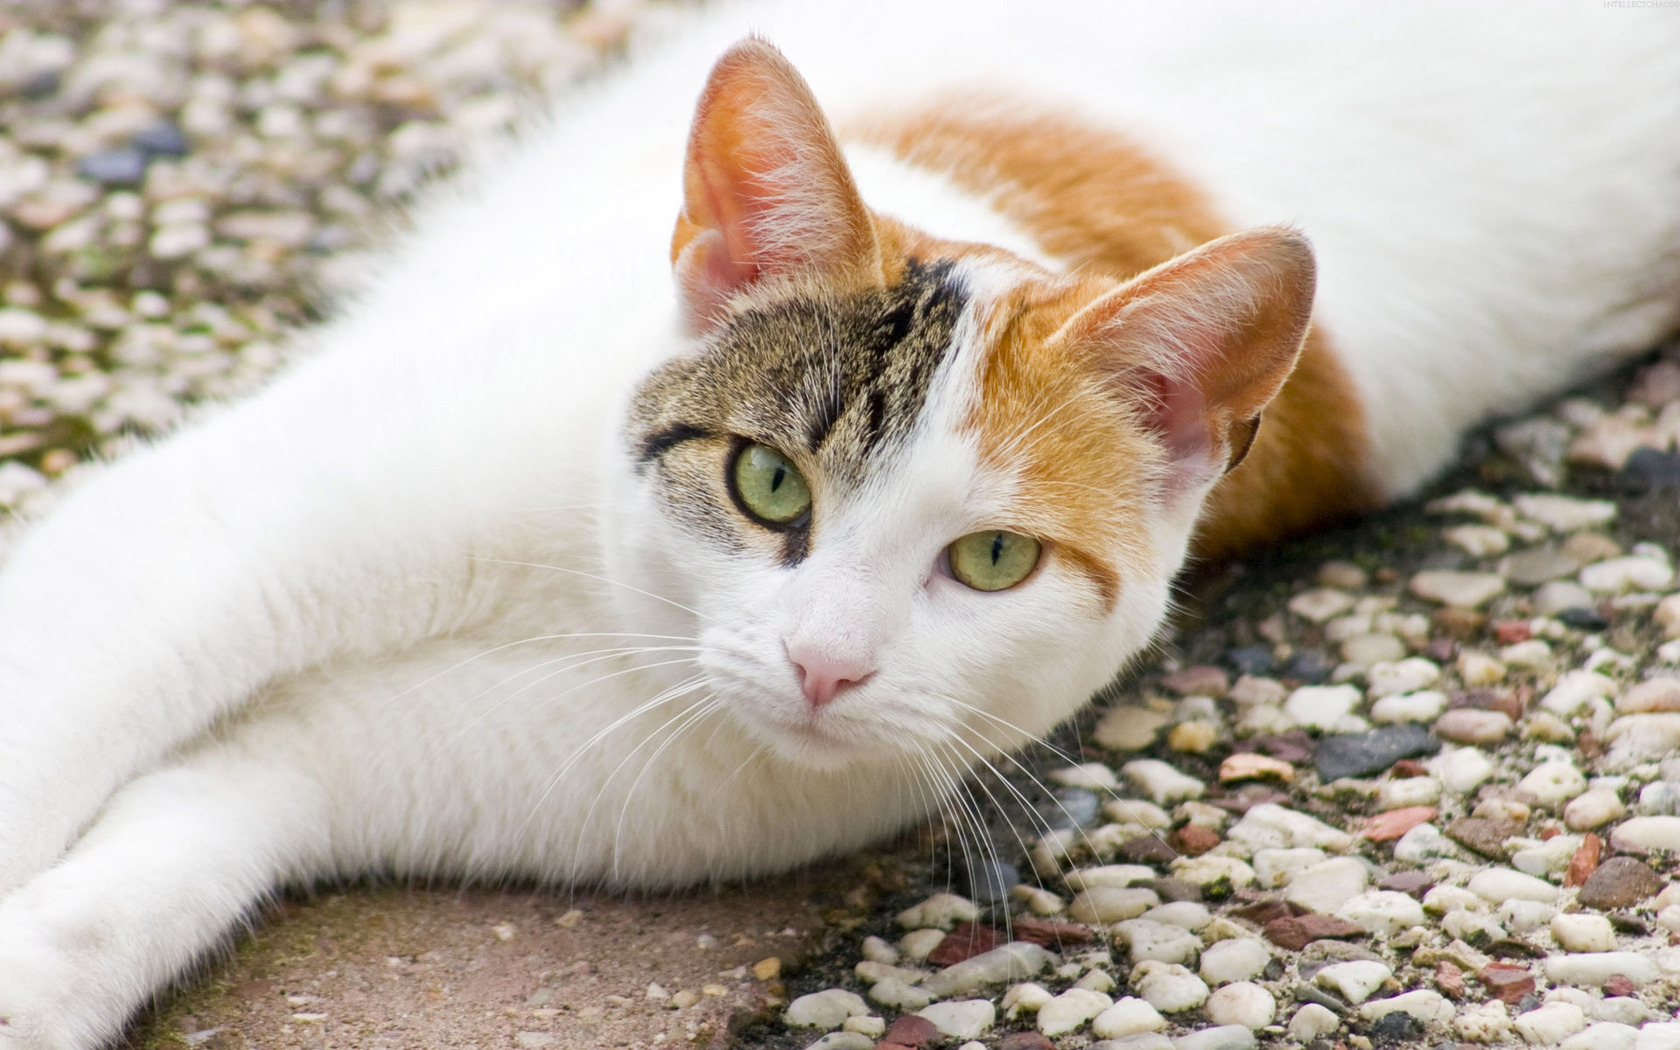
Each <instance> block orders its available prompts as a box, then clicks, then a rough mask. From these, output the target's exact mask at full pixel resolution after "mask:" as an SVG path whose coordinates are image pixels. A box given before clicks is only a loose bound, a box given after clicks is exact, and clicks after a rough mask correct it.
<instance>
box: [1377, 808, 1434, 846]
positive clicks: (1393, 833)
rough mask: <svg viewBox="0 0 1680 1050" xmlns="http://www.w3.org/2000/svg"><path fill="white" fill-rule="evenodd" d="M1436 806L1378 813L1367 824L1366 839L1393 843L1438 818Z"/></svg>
mask: <svg viewBox="0 0 1680 1050" xmlns="http://www.w3.org/2000/svg"><path fill="white" fill-rule="evenodd" d="M1437 815H1438V814H1437V810H1436V809H1435V807H1434V806H1407V807H1405V808H1404V809H1391V810H1389V811H1388V812H1387V813H1378V814H1377V815H1376V816H1374V817H1372V818H1371V819H1370V820H1368V821H1366V823H1365V837H1366V838H1368V839H1370V840H1371V841H1372V842H1392V841H1394V840H1395V839H1397V838H1399V837H1400V836H1401V835H1404V834H1405V833H1406V832H1408V831H1410V830H1412V829H1413V828H1415V827H1417V826H1418V825H1419V824H1427V823H1428V822H1429V821H1431V820H1434V819H1435V817H1436V816H1437Z"/></svg>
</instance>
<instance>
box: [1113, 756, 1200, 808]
mask: <svg viewBox="0 0 1680 1050" xmlns="http://www.w3.org/2000/svg"><path fill="white" fill-rule="evenodd" d="M1120 773H1121V775H1122V776H1124V777H1125V778H1126V779H1127V780H1128V781H1130V782H1131V783H1132V784H1133V786H1135V787H1136V788H1137V789H1138V790H1140V791H1142V792H1143V793H1144V794H1146V795H1148V796H1149V797H1150V798H1151V799H1153V800H1154V801H1155V803H1156V804H1157V805H1166V804H1167V803H1170V802H1179V801H1182V800H1184V799H1187V798H1201V797H1202V793H1203V792H1204V791H1206V790H1207V786H1206V785H1205V784H1203V783H1202V782H1201V781H1200V780H1197V779H1196V778H1195V777H1191V776H1186V775H1185V774H1183V773H1181V772H1179V771H1178V770H1177V769H1174V768H1173V767H1172V766H1170V765H1168V764H1167V763H1165V762H1162V761H1159V760H1158V759H1153V758H1140V759H1134V760H1133V761H1131V762H1127V763H1126V764H1125V765H1124V766H1121V767H1120Z"/></svg>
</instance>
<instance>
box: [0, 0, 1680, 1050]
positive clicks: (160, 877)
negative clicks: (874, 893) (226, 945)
mask: <svg viewBox="0 0 1680 1050" xmlns="http://www.w3.org/2000/svg"><path fill="white" fill-rule="evenodd" d="M1674 15H1675V12H1667V11H1660V10H1650V11H1636V10H1619V9H1603V8H1600V7H1598V6H1596V5H1587V4H1573V5H1560V6H1557V7H1555V8H1547V9H1546V10H1545V11H1544V12H1541V11H1539V10H1537V9H1535V8H1534V7H1533V5H1523V6H1522V7H1520V8H1519V7H1516V6H1514V5H1512V6H1499V7H1494V6H1487V5H1472V6H1447V7H1433V6H1423V5H1408V6H1407V7H1406V8H1405V10H1403V11H1402V10H1398V9H1396V10H1382V11H1379V10H1377V9H1374V8H1371V7H1369V6H1366V5H1359V6H1358V7H1357V8H1355V7H1341V8H1335V7H1325V8H1319V7H1314V6H1306V7H1301V8H1292V9H1290V10H1280V9H1278V8H1277V7H1276V5H1267V6H1266V7H1265V8H1264V9H1259V8H1249V7H1245V6H1242V5H1226V4H1219V5H1216V6H1198V7H1196V8H1194V9H1188V10H1187V9H1184V8H1182V7H1181V6H1179V5H1164V4H1150V5H1138V6H1136V7H1133V6H1129V5H1128V6H1122V5H1119V4H1114V3H1111V2H1106V0H1105V2H1096V0H1068V2H1066V3H1063V4H1059V5H1055V7H1054V8H1052V7H1050V6H1047V5H1042V4H1039V5H1031V6H1030V7H1029V6H1027V5H1014V4H1005V3H999V2H994V0H985V2H979V3H971V4H968V5H965V6H964V7H963V9H962V11H961V12H960V14H959V13H955V12H953V11H952V10H951V9H950V8H949V6H948V5H940V4H934V3H932V2H930V0H919V2H906V0H895V2H893V3H882V4H880V5H878V6H877V5H875V4H873V3H849V4H845V5H821V6H818V5H806V6H799V7H794V6H771V7H763V8H758V7H745V8H743V7H739V6H735V7H729V6H713V7H708V8H707V9H705V10H704V11H702V12H700V13H697V14H695V15H694V16H693V18H692V21H691V24H690V25H689V26H688V28H687V29H686V31H684V32H683V33H679V34H677V38H676V39H673V40H668V41H664V42H659V43H650V44H648V45H647V46H645V47H643V48H642V49H641V50H640V51H639V53H638V54H636V55H635V56H634V58H633V59H632V60H631V61H630V62H628V63H627V64H626V66H625V67H624V68H621V69H619V70H617V71H616V72H614V73H613V74H611V75H609V76H605V77H603V78H601V79H600V80H599V81H597V82H595V83H593V84H592V85H590V86H588V87H586V88H584V89H582V90H580V91H578V92H576V93H575V94H574V95H573V96H571V97H570V98H568V99H566V100H564V101H563V102H562V103H561V104H560V105H559V106H558V108H557V112H556V114H555V115H554V118H553V120H552V122H551V123H549V124H546V125H544V126H543V127H542V128H540V129H534V130H532V131H530V132H529V133H528V134H527V135H526V136H525V137H524V141H523V142H522V143H521V144H520V145H519V146H517V148H510V149H508V150H506V151H504V152H502V153H500V154H498V155H496V156H493V157H490V158H487V159H486V160H485V161H484V162H483V163H481V164H480V166H479V170H478V171H477V172H476V173H475V174H474V175H473V176H472V177H469V178H466V179H463V180H461V181H460V182H458V183H457V184H456V185H455V187H454V188H453V189H449V190H446V191H445V192H443V193H441V194H439V196H438V197H437V199H436V200H434V201H433V202H432V203H431V205H430V207H429V209H428V210H427V213H426V214H425V216H424V221H423V222H422V223H421V227H420V233H419V234H418V235H416V236H415V237H413V238H410V239H408V240H407V241H406V242H404V243H403V244H401V245H400V246H399V247H398V248H397V249H396V250H394V251H393V252H392V254H391V256H390V257H389V259H388V260H387V261H386V262H385V264H384V266H383V267H382V272H381V273H380V275H379V277H378V279H377V280H376V281H374V282H373V284H372V286H371V290H370V291H369V292H368V293H367V294H366V295H365V297H363V298H362V299H361V300H360V301H358V302H356V303H355V304H354V305H353V307H352V308H351V309H349V310H348V311H347V313H346V314H345V316H344V317H343V318H342V319H340V320H338V321H335V322H334V323H332V324H330V325H328V326H326V327H325V328H323V329H321V330H319V331H316V332H314V333H311V334H309V335H307V336H305V337H302V338H301V339H300V341H299V345H298V347H297V349H296V350H295V358H296V361H295V364H294V365H293V366H292V367H291V368H290V370H289V371H288V372H286V373H285V374H284V375H283V376H282V377H280V378H279V379H278V380H276V381H275V382H274V383H273V384H272V385H270V386H269V387H268V388H267V389H266V390H265V391H263V392H262V393H261V394H260V395H258V396H256V397H254V398H252V399H250V400H248V401H245V402H244V403H241V404H238V405H235V406H231V407H227V408H222V409H217V410H214V411H210V412H206V413H205V414H204V416H203V418H201V419H200V420H198V421H197V422H195V423H193V424H192V425H190V426H186V427H184V428H182V429H181V431H180V432H179V433H177V434H175V435H173V436H171V437H170V438H168V439H167V440H165V441H162V442H159V443H158V444H156V445H155V446H153V447H150V448H147V449H145V450H143V451H140V452H137V453H135V454H133V455H130V456H128V457H126V458H124V459H123V460H122V461H121V462H119V463H117V464H114V465H112V466H111V467H109V468H107V469H104V470H102V471H100V472H97V473H96V474H95V475H94V476H92V477H89V478H88V479H87V480H86V481H85V482H84V483H83V484H82V485H81V486H80V487H79V488H78V489H77V490H76V491H75V492H73V493H72V494H71V495H69V496H68V497H67V498H66V499H65V500H64V501H63V502H62V503H61V504H60V505H59V506H58V507H57V508H56V509H55V510H54V511H53V512H52V513H51V514H50V515H48V516H47V517H46V518H45V519H44V520H42V521H41V522H39V523H38V524H36V525H35V526H34V527H33V529H32V531H30V532H29V534H28V535H27V537H26V538H25V539H24V541H23V542H22V543H21V544H20V545H19V547H18V548H17V550H16V552H15V554H14V556H13V557H12V558H11V560H10V563H9V564H8V565H7V566H6V567H5V570H4V573H3V574H0V895H3V902H0V1047H12V1046H16V1047H29V1048H48V1047H52V1048H59V1047H93V1046H97V1045H99V1044H101V1043H103V1042H105V1041H107V1040H109V1039H111V1038H113V1037H114V1036H116V1035H117V1034H119V1033H120V1031H121V1029H122V1026H123V1024H124V1023H125V1021H126V1020H127V1018H128V1017H129V1015H130V1014H131V1012H132V1011H133V1010H134V1009H135V1008H136V1007H137V1006H139V1005H140V1004H141V1003H142V1002H144V1001H145V999H146V997H147V996H148V995H150V994H151V993H153V992H154V991H155V990H157V989H158V988H160V987H162V986H163V985H165V984H166V983H167V982H168V981H169V980H170V979H171V978H173V977H174V976H175V975H177V974H179V973H180V972H182V970H183V969H184V968H186V967H187V966H188V965H189V964H190V963H191V962H192V961H193V960H194V959H195V958H197V957H199V956H200V955H201V954H202V953H203V952H205V951H206V949H208V948H209V947H211V946H213V945H214V944H216V943H217V942H218V941H220V940H221V939H222V938H224V937H226V936H227V935H228V933H229V932H230V931H231V930H233V929H234V928H235V927H236V925H237V923H238V922H239V920H240V918H241V917H242V916H244V915H245V914H246V913H247V912H248V911H249V909H250V908H251V907H252V905H253V903H254V902H257V901H258V900H260V899H261V898H262V897H263V896H264V895H266V894H268V893H271V892H272V891H273V890H274V889H275V888H276V887H277V886H279V885H281V884H283V883H308V882H310V881H312V880H316V879H320V878H323V877H329V876H340V875H349V876H354V875H355V874H357V873H362V872H387V873H392V874H396V875H399V876H426V877H431V876H443V877H448V878H463V879H471V878H480V877H486V878H501V877H504V876H518V877H530V878H539V879H544V880H550V881H554V882H560V883H564V882H587V883H600V884H606V885H611V886H632V885H634V886H661V885H670V884H677V883H684V882H693V881H697V880H704V879H708V878H719V877H726V876H736V875H743V874H749V873H756V872H767V871H773V870H776V869H781V868H787V867H789V866H792V865H797V864H800V863H802V862H805V861H807V860H809V859H811V858H813V857H817V856H821V855H824V854H829V853H834V852H837V851H843V850H847V849H850V848H853V847H856V846H859V845H861V844H863V843H866V842H869V841H870V840H872V839H875V838H878V837H880V836H882V835H884V834H887V833H888V832H890V831H892V830H893V829H895V828H898V827H900V826H902V825H904V824H905V823H907V822H909V821H912V820H914V819H917V818H918V817H921V816H923V815H924V814H926V813H927V812H929V811H930V809H932V808H933V807H934V806H936V805H937V802H938V798H939V796H940V795H942V794H944V793H945V792H946V791H948V790H949V789H950V788H951V787H952V785H953V784H954V782H955V780H956V779H957V778H959V777H960V776H962V773H963V770H964V769H965V768H966V767H967V766H968V765H969V764H970V763H971V762H972V761H974V760H975V759H977V758H978V757H979V756H981V755H986V754H991V753H994V752H996V751H999V750H1001V749H1007V748H1011V747H1014V746H1017V745H1018V744H1020V743H1022V742H1024V741H1026V740H1028V739H1030V738H1032V737H1033V736H1035V735H1037V734H1041V733H1043V732H1045V731H1047V730H1048V729H1049V728H1050V727H1052V726H1054V725H1055V724H1056V723H1058V722H1060V721H1061V720H1063V719H1065V718H1066V717H1068V716H1069V715H1070V714H1072V713H1073V712H1074V711H1075V710H1076V709H1077V708H1078V707H1079V706H1080V705H1081V704H1082V703H1083V702H1084V701H1085V699H1086V697H1087V696H1088V695H1089V694H1090V693H1091V691H1092V690H1094V689H1095V688H1097V687H1098V686H1100V685H1101V684H1102V683H1103V682H1104V681H1105V680H1107V679H1108V678H1109V677H1110V676H1111V675H1112V674H1113V673H1114V672H1115V671H1116V670H1117V669H1118V668H1119V667H1120V666H1121V665H1122V664H1123V663H1124V662H1125V661H1126V660H1127V659H1128V657H1129V656H1131V655H1132V654H1134V653H1136V652H1137V651H1138V650H1139V649H1141V648H1142V647H1144V646H1145V645H1146V644H1147V643H1148V642H1149V640H1150V638H1151V637H1152V635H1153V634H1154V632H1155V631H1156V629H1157V628H1158V626H1159V624H1160V622H1161V620H1162V617H1163V615H1164V613H1165V610H1166V608H1167V603H1168V594H1169V586H1170V583H1171V580H1172V579H1173V577H1174V575H1175V574H1176V573H1177V572H1178V570H1179V568H1180V566H1181V565H1182V563H1183V561H1184V559H1185V557H1186V553H1187V551H1188V550H1189V548H1190V545H1191V543H1192V533H1193V531H1194V530H1195V529H1197V528H1198V519H1200V522H1201V524H1200V526H1199V527H1200V529H1201V534H1200V539H1199V540H1198V541H1197V543H1198V544H1199V549H1201V550H1202V551H1204V552H1209V553H1225V552H1230V551H1235V550H1240V549H1244V548H1245V547H1251V546H1252V545H1254V544H1256V543H1260V542H1265V541H1268V540H1271V539H1275V538H1276V537H1278V536H1280V535H1283V534H1285V533H1288V532H1293V531H1296V530H1299V529H1301V528H1305V527H1309V526H1311V525H1312V524H1315V523H1317V522H1319V521H1322V520H1325V519H1326V518H1329V517H1333V516H1336V515H1339V514H1345V513H1349V512H1353V511H1356V510H1359V509H1362V508H1364V507H1367V506H1372V505H1375V504H1377V503H1379V502H1381V501H1382V500H1385V499H1391V498H1394V497H1397V496H1402V495H1405V494H1406V493H1408V492H1410V491H1412V490H1413V489H1414V488H1415V487H1416V486H1417V485H1418V484H1419V483H1421V482H1422V481H1423V480H1424V479H1426V478H1427V477H1429V476H1430V474H1431V473H1432V472H1434V471H1436V470H1437V469H1439V468H1440V467H1441V466H1442V465H1443V463H1444V462H1445V461H1446V460H1447V458H1448V457H1449V456H1450V455H1451V453H1452V450H1453V448H1454V445H1455V442H1456V440H1457V438H1458V435H1459V434H1460V433H1461V432H1462V430H1463V429H1464V428H1465V427H1467V426H1469V425H1471V424H1473V423H1475V422H1476V421H1478V420H1480V419H1482V418H1484V417H1485V416H1487V415H1488V414H1489V413H1491V412H1494V411H1500V410H1509V409H1514V408H1517V407H1520V406H1521V405H1522V404H1523V403H1524V402H1527V401H1529V400H1531V399H1533V398H1535V397H1537V396H1539V395H1541V394H1543V393H1545V392H1548V391H1551V390H1554V389H1557V388H1558V387H1560V386H1561V385H1563V384H1566V383H1568V382H1569V381H1570V380H1571V379H1573V378H1575V377H1577V376H1580V375H1582V374H1584V373H1586V372H1589V371H1592V370H1594V369H1599V368H1602V367H1604V366H1606V365H1607V364H1608V363H1610V362H1612V361H1613V360H1615V359H1616V357H1617V356H1618V355H1625V354H1627V353H1631V352H1636V351H1638V350H1640V349H1643V348H1644V347H1646V346H1648V345H1650V344H1651V343H1652V342H1654V341H1655V340H1656V339H1657V338H1659V337H1660V336H1662V335H1663V334H1664V333H1666V332H1669V331H1672V330H1673V329H1674V328H1675V326H1676V321H1677V319H1680V134H1676V128H1680V65H1677V63H1676V62H1675V58H1674V56H1675V55H1676V54H1680V18H1676V17H1674ZM748 29H760V30H762V31H763V32H764V33H765V34H766V37H767V38H768V39H770V40H773V41H775V42H776V44H777V45H778V46H780V47H782V48H784V49H785V53H786V54H787V55H788V56H789V57H790V58H791V59H792V61H793V62H794V63H796V64H798V66H799V68H800V70H801V71H802V72H803V73H804V74H805V75H806V76H808V77H809V82H810V84H811V85H812V86H813V87H814V89H815V99H820V100H821V103H822V106H823V108H822V109H819V108H818V106H817V103H816V102H815V101H814V100H813V96H812V94H811V93H810V91H809V90H808V89H807V88H806V86H805V81H803V80H802V79H801V78H800V75H799V73H796V72H794V69H793V66H791V65H789V64H788V60H786V59H784V58H782V57H781V55H780V54H778V52H777V51H776V50H775V49H773V48H771V47H770V46H768V45H767V44H765V43H762V42H759V41H756V40H748V41H745V42H741V43H736V41H739V40H740V38H741V36H742V34H743V33H744V32H745V31H746V30H748ZM720 54H723V55H724V57H723V59H722V60H721V61H718V64H717V65H716V67H715V68H714V69H713V71H712V72H711V74H710V76H709V78H708V74H707V69H708V68H709V67H711V66H712V63H713V62H714V61H717V59H718V56H719V55H720ZM702 87H703V89H704V93H703V96H702V99H701V103H700V106H699V109H698V112H697V113H696V112H695V110H694V98H695V95H696V92H699V91H701V90H702ZM825 112H826V113H827V114H828V117H829V118H832V120H833V121H834V126H837V127H839V128H841V129H842V131H843V141H844V142H845V146H844V147H842V146H841V144H840V140H837V139H836V138H835V136H834V134H833V132H832V131H831V130H830V124H829V120H828V119H827V118H825V115H824V114H825ZM691 117H692V119H691ZM685 141H686V142H687V146H686V147H685V145H684V143H685ZM679 210H680V212H681V215H680V218H679V219H678V223H677V233H676V237H675V240H674V242H673V241H672V239H671V232H670V231H671V225H670V224H671V220H672V217H673V214H674V213H676V212H678V211H679ZM1278 224H1284V225H1278ZM1309 240H1310V242H1311V247H1310V248H1309V246H1308V241H1309ZM1315 254H1316V258H1317V267H1316V270H1317V285H1318V296H1317V299H1316V303H1315V301H1314V298H1313V288H1314V276H1315V265H1314V255H1315ZM673 264H674V267H675V281H674V282H673V278H672V271H671V267H672V265H673ZM1309 310H1310V311H1311V316H1312V317H1313V319H1314V320H1315V321H1316V324H1315V326H1314V328H1313V331H1312V333H1311V334H1308V333H1307V329H1306V326H1307V321H1308V317H1309ZM1298 358H1299V365H1298V366H1297V359H1298ZM1268 406H1269V407H1268ZM1262 409H1265V410H1266V422H1265V424H1264V425H1263V426H1262V425H1259V422H1258V421H1259V417H1260V414H1261V410H1262ZM1257 426H1258V431H1257V430H1256V427H1257ZM1245 453H1247V462H1246V463H1244V464H1243V465H1242V466H1241V467H1240V469H1237V470H1235V471H1234V472H1233V473H1230V475H1229V477H1228V478H1226V479H1225V480H1224V481H1223V482H1222V483H1221V480H1220V479H1221V477H1222V476H1223V475H1225V474H1226V472H1227V470H1228V469H1230V468H1231V467H1232V466H1233V465H1235V464H1236V463H1238V462H1239V461H1240V460H1242V459H1243V456H1244V454H1245ZM1210 492H1211V493H1212V495H1211V496H1210V495H1209V494H1210Z"/></svg>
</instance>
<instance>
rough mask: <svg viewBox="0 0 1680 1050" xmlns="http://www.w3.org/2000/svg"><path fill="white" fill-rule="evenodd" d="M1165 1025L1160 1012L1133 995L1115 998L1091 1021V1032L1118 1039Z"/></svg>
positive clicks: (1161, 1027)
mask: <svg viewBox="0 0 1680 1050" xmlns="http://www.w3.org/2000/svg"><path fill="white" fill-rule="evenodd" d="M1166 1026H1167V1019H1166V1018H1165V1017H1162V1016H1161V1012H1160V1011H1159V1010H1157V1009H1155V1008H1154V1007H1153V1006H1150V1005H1149V1004H1148V1003H1146V1002H1144V1001H1143V1000H1142V999H1139V998H1136V997H1135V996H1130V995H1128V996H1126V997H1125V998H1124V999H1119V1000H1116V1001H1115V1003H1114V1005H1113V1006H1110V1007H1109V1008H1108V1009H1106V1010H1104V1011H1103V1012H1102V1013H1100V1014H1098V1015H1097V1016H1096V1019H1095V1020H1093V1021H1092V1022H1091V1034H1092V1035H1094V1036H1096V1037H1097V1038H1098V1039H1119V1038H1121V1037H1122V1036H1128V1035H1136V1034H1138V1033H1139V1032H1159V1031H1160V1030H1161V1029H1163V1028H1165V1027H1166Z"/></svg>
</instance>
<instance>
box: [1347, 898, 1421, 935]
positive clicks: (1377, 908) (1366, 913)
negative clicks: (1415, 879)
mask: <svg viewBox="0 0 1680 1050" xmlns="http://www.w3.org/2000/svg"><path fill="white" fill-rule="evenodd" d="M1333 914H1334V915H1335V917H1336V918H1338V919H1346V920H1347V921H1348V922H1351V923H1353V924H1354V925H1355V926H1358V927H1360V928H1361V929H1364V930H1366V931H1367V932H1369V933H1370V934H1372V935H1373V936H1377V937H1392V936H1394V935H1395V934H1397V933H1399V932H1400V931H1401V930H1404V929H1406V928H1407V927H1409V926H1421V925H1422V924H1423V922H1424V914H1423V906H1422V905H1420V904H1419V903H1418V902H1417V901H1416V900H1414V899H1412V898H1411V897H1410V896H1408V895H1406V894H1404V893H1395V892H1394V891H1392V890H1370V891H1367V892H1365V893H1361V894H1359V895H1358V896H1356V897H1351V898H1349V899H1348V900H1346V901H1344V902H1343V903H1342V905H1341V906H1340V907H1338V908H1336V909H1335V911H1334V912H1333Z"/></svg>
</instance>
